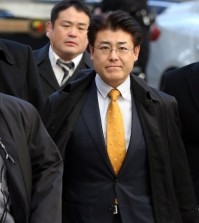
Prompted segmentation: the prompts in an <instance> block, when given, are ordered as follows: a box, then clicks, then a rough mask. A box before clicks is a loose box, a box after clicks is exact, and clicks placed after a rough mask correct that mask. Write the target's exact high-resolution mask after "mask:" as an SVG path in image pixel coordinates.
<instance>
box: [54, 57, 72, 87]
mask: <svg viewBox="0 0 199 223" xmlns="http://www.w3.org/2000/svg"><path fill="white" fill-rule="evenodd" d="M57 65H58V66H59V67H60V68H61V69H62V70H63V71H64V75H63V78H62V81H61V86H63V85H64V83H65V82H66V81H67V80H68V78H69V75H68V74H69V71H70V69H72V68H73V67H74V63H73V62H72V61H70V62H64V61H62V60H61V59H58V60H57Z"/></svg>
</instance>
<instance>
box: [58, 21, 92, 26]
mask: <svg viewBox="0 0 199 223" xmlns="http://www.w3.org/2000/svg"><path fill="white" fill-rule="evenodd" d="M62 22H63V23H69V24H74V22H71V21H68V20H63V21H62ZM77 25H78V26H88V25H87V24H86V23H82V22H79V23H77Z"/></svg>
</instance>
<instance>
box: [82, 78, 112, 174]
mask: <svg viewBox="0 0 199 223" xmlns="http://www.w3.org/2000/svg"><path fill="white" fill-rule="evenodd" d="M82 117H83V119H84V120H85V124H86V126H87V128H88V131H89V133H90V136H91V137H92V139H93V142H94V143H95V148H96V149H97V150H98V152H99V153H100V156H101V157H102V160H103V161H104V162H105V164H106V165H107V166H108V168H109V169H111V170H112V172H113V169H112V166H111V163H110V161H109V158H108V155H107V151H106V144H105V139H104V135H103V130H102V124H101V119H100V111H99V105H98V100H97V88H96V85H95V81H93V84H92V87H91V89H90V90H89V92H88V96H87V100H86V102H85V106H84V108H83V111H82Z"/></svg>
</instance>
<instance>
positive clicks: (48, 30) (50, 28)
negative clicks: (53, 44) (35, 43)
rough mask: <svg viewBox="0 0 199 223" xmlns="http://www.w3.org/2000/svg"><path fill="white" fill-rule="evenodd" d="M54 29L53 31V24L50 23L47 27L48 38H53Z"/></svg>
mask: <svg viewBox="0 0 199 223" xmlns="http://www.w3.org/2000/svg"><path fill="white" fill-rule="evenodd" d="M52 29H53V25H52V23H51V22H48V23H47V25H46V36H47V37H48V38H50V36H51V32H52Z"/></svg>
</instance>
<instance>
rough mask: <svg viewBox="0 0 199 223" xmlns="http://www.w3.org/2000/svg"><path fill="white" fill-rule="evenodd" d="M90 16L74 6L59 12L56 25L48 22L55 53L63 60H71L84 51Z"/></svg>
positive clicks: (49, 34)
mask: <svg viewBox="0 0 199 223" xmlns="http://www.w3.org/2000/svg"><path fill="white" fill-rule="evenodd" d="M89 24H90V20H89V17H88V16H87V15H86V14H85V13H84V12H82V11H77V10H76V9H75V8H74V7H69V8H68V9H66V10H63V11H61V12H60V13H59V15H58V18H57V19H56V21H55V23H54V25H52V24H51V23H49V24H48V27H47V33H48V37H49V39H50V42H51V46H52V48H53V50H54V51H55V53H56V54H57V55H58V56H60V57H61V58H62V59H63V60H71V59H73V58H74V57H76V56H78V55H79V54H81V53H83V52H84V51H85V49H86V47H87V45H88V40H87V30H88V26H89Z"/></svg>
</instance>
